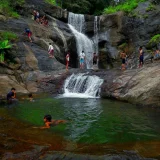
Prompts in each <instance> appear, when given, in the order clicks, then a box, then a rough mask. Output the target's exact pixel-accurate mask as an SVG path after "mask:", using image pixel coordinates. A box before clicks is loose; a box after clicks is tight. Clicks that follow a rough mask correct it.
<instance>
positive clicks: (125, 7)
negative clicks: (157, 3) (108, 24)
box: [103, 0, 146, 14]
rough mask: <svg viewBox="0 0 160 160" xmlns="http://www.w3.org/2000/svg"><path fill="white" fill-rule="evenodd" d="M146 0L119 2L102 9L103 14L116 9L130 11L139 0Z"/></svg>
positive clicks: (141, 0)
mask: <svg viewBox="0 0 160 160" xmlns="http://www.w3.org/2000/svg"><path fill="white" fill-rule="evenodd" d="M144 1H146V0H126V1H125V2H124V3H120V4H118V5H116V6H109V7H107V8H105V9H104V12H103V13H104V14H110V13H115V12H118V11H124V12H131V11H132V10H133V9H135V8H136V7H137V6H138V4H139V3H140V2H144Z"/></svg>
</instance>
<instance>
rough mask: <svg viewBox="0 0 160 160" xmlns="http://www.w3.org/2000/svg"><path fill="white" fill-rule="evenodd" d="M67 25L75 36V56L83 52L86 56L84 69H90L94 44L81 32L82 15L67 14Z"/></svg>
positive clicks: (83, 24)
mask: <svg viewBox="0 0 160 160" xmlns="http://www.w3.org/2000/svg"><path fill="white" fill-rule="evenodd" d="M68 24H69V27H70V29H71V31H72V32H73V34H74V35H75V38H76V45H77V54H78V55H80V53H81V52H82V51H84V53H85V55H86V68H87V69H91V68H92V65H93V64H92V59H93V53H94V47H93V46H94V44H93V41H92V40H91V39H89V38H88V37H87V36H86V35H85V34H83V31H84V30H85V18H84V15H82V14H74V13H71V12H69V16H68Z"/></svg>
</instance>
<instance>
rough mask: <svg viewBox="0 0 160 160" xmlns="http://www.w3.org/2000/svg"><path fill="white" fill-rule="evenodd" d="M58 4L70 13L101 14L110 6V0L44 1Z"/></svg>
mask: <svg viewBox="0 0 160 160" xmlns="http://www.w3.org/2000/svg"><path fill="white" fill-rule="evenodd" d="M46 1H47V2H49V3H52V4H58V6H61V7H62V8H63V9H67V10H68V11H70V12H74V13H82V14H96V15H97V14H101V13H102V11H103V9H104V8H105V7H106V6H108V5H109V4H110V2H111V1H110V0H46Z"/></svg>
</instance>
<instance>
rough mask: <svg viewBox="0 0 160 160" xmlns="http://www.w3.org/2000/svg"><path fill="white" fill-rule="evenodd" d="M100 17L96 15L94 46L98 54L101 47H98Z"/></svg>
mask: <svg viewBox="0 0 160 160" xmlns="http://www.w3.org/2000/svg"><path fill="white" fill-rule="evenodd" d="M98 30H99V28H98V17H97V16H95V18H94V38H93V39H94V48H95V53H96V54H97V55H98V53H99V47H98V40H99V36H98Z"/></svg>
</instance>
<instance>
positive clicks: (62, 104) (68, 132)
mask: <svg viewBox="0 0 160 160" xmlns="http://www.w3.org/2000/svg"><path fill="white" fill-rule="evenodd" d="M8 112H9V114H10V115H12V116H14V117H16V118H17V119H19V120H20V121H22V122H27V123H29V124H31V125H33V126H42V125H43V117H44V115H46V114H50V115H52V118H53V119H66V120H68V123H67V124H61V125H58V126H56V127H52V128H51V129H49V132H54V133H55V134H58V135H62V136H63V137H64V138H65V139H66V140H70V141H72V142H77V143H86V144H104V143H124V142H137V141H138V142H141V141H153V140H160V136H159V135H160V125H159V124H160V112H159V110H155V109H153V108H146V107H137V106H134V105H131V104H128V103H121V102H115V101H110V100H101V99H78V98H62V99H58V98H45V99H39V100H36V101H35V102H28V101H24V102H20V104H19V105H18V106H15V107H12V108H10V109H8Z"/></svg>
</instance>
